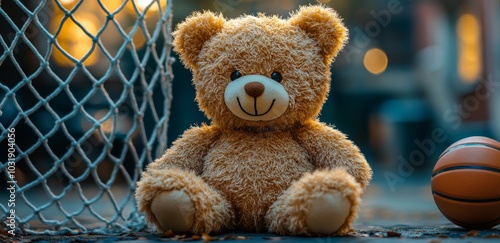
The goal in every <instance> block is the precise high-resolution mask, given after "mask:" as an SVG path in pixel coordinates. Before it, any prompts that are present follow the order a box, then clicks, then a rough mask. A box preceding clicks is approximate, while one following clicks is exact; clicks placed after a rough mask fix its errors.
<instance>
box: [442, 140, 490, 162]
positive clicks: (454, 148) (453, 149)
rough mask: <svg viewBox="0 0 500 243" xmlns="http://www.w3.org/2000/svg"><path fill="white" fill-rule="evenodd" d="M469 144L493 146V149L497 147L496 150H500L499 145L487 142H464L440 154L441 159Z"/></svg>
mask: <svg viewBox="0 0 500 243" xmlns="http://www.w3.org/2000/svg"><path fill="white" fill-rule="evenodd" d="M469 146H478V147H487V148H492V149H495V150H498V151H500V148H499V147H497V146H494V145H491V144H487V143H479V142H475V143H463V144H459V145H455V146H453V147H452V148H450V149H448V150H445V151H444V152H443V153H442V154H441V155H440V156H439V159H441V157H443V156H445V155H447V154H448V153H450V152H452V151H455V150H457V149H459V148H464V147H469Z"/></svg>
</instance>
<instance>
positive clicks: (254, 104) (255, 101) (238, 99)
mask: <svg viewBox="0 0 500 243" xmlns="http://www.w3.org/2000/svg"><path fill="white" fill-rule="evenodd" d="M236 100H237V101H238V105H239V106H240V109H241V110H242V111H243V112H245V114H247V115H249V116H264V115H266V114H267V113H269V112H270V111H271V109H272V108H273V106H274V102H275V101H276V99H273V102H272V103H271V106H269V109H267V111H266V112H264V113H262V114H259V112H258V111H257V97H254V101H253V106H254V109H255V114H251V113H249V112H248V111H246V110H245V109H244V108H243V106H242V105H241V103H240V98H239V97H236Z"/></svg>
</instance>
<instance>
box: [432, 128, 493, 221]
mask: <svg viewBox="0 0 500 243" xmlns="http://www.w3.org/2000/svg"><path fill="white" fill-rule="evenodd" d="M431 186H432V195H433V197H434V201H435V202H436V205H437V207H438V208H439V210H440V211H441V212H442V213H443V214H444V216H446V218H448V219H449V220H450V221H451V222H453V223H455V224H456V225H459V226H462V227H464V228H467V229H486V228H491V227H494V226H495V225H498V224H500V143H499V142H497V141H495V140H493V139H490V138H486V137H469V138H465V139H462V140H460V141H458V142H456V143H454V144H452V145H451V146H450V147H448V149H446V150H445V151H444V152H443V153H442V154H441V156H440V157H439V160H438V162H437V163H436V165H435V166H434V170H433V171H432V180H431Z"/></svg>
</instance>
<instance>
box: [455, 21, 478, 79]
mask: <svg viewBox="0 0 500 243" xmlns="http://www.w3.org/2000/svg"><path fill="white" fill-rule="evenodd" d="M457 36H458V37H459V38H458V63H457V65H458V74H459V75H460V78H462V80H463V81H464V82H467V83H472V82H476V81H477V80H478V77H479V75H480V73H481V69H482V62H481V40H480V26H479V22H478V20H477V18H476V17H475V16H474V15H472V14H468V13H467V14H463V15H461V16H460V18H459V19H458V21H457Z"/></svg>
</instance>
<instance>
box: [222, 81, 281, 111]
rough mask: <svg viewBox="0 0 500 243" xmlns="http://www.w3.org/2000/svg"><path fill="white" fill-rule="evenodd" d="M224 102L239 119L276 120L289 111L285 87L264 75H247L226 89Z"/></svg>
mask: <svg viewBox="0 0 500 243" xmlns="http://www.w3.org/2000/svg"><path fill="white" fill-rule="evenodd" d="M224 101H225V103H226V106H227V107H228V108H229V110H230V111H231V112H232V113H233V114H234V115H236V116H237V117H239V118H242V119H245V120H249V121H270V120H274V119H276V118H278V117H280V116H281V115H283V113H285V112H286V110H287V109H288V101H289V96H288V92H286V90H285V88H284V87H283V85H281V84H280V83H278V82H276V81H274V80H272V79H270V78H268V77H266V76H263V75H256V74H253V75H245V76H243V77H240V78H238V79H235V80H233V81H231V83H229V84H228V86H227V87H226V90H225V93H224Z"/></svg>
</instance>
